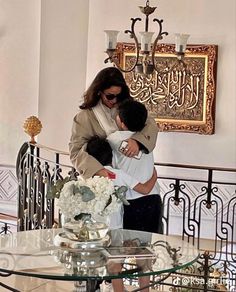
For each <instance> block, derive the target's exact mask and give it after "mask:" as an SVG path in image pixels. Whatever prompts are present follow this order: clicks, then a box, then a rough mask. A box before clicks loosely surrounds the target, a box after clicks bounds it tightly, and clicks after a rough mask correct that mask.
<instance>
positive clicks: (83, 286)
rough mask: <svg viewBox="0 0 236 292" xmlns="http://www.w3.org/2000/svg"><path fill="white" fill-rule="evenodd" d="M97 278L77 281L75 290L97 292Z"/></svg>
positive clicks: (75, 291) (74, 291)
mask: <svg viewBox="0 0 236 292" xmlns="http://www.w3.org/2000/svg"><path fill="white" fill-rule="evenodd" d="M96 284H97V281H96V280H90V279H89V280H87V281H75V282H74V288H75V289H74V290H73V292H95V291H96Z"/></svg>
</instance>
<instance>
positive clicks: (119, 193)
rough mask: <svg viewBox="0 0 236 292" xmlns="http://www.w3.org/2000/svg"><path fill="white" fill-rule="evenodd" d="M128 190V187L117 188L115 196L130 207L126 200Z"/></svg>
mask: <svg viewBox="0 0 236 292" xmlns="http://www.w3.org/2000/svg"><path fill="white" fill-rule="evenodd" d="M127 190H128V188H127V187H126V186H121V187H116V190H115V192H114V195H115V196H116V197H117V198H118V199H119V200H121V202H122V203H123V204H124V205H127V206H128V205H130V203H129V202H128V201H127V199H126V192H127Z"/></svg>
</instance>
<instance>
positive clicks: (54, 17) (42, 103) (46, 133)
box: [38, 0, 89, 150]
mask: <svg viewBox="0 0 236 292" xmlns="http://www.w3.org/2000/svg"><path fill="white" fill-rule="evenodd" d="M88 4H89V2H88V1H84V0H70V1H68V0H42V18H41V52H40V88H39V118H40V120H41V121H42V124H43V129H42V132H41V134H40V135H39V138H38V141H39V142H40V143H41V144H44V145H47V146H50V147H54V148H57V149H62V150H68V141H69V138H70V134H71V126H72V118H73V116H74V115H75V113H76V112H77V110H78V105H79V100H80V98H81V96H82V94H83V92H84V90H85V78H86V60H87V35H88Z"/></svg>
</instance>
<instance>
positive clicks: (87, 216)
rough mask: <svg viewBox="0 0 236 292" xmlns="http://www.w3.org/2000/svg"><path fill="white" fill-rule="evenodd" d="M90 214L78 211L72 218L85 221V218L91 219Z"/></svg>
mask: <svg viewBox="0 0 236 292" xmlns="http://www.w3.org/2000/svg"><path fill="white" fill-rule="evenodd" d="M91 217H92V216H91V214H89V213H80V214H79V215H76V216H75V217H74V219H75V220H76V221H79V220H83V221H86V220H90V219H91Z"/></svg>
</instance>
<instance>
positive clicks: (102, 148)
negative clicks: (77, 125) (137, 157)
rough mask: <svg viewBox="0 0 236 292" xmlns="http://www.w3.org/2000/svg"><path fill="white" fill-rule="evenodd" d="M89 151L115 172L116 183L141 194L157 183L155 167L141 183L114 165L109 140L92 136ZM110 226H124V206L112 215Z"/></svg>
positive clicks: (115, 227) (88, 146)
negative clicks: (149, 175)
mask: <svg viewBox="0 0 236 292" xmlns="http://www.w3.org/2000/svg"><path fill="white" fill-rule="evenodd" d="M87 152H88V154H89V155H91V156H93V157H94V158H96V159H97V160H98V161H99V162H100V163H101V164H102V165H104V167H105V168H106V169H108V170H110V171H112V172H113V173H114V174H115V177H114V178H113V180H114V185H117V186H123V185H124V186H126V187H127V188H128V191H129V190H131V189H132V190H133V191H135V192H138V193H140V194H143V195H145V194H148V193H149V192H150V191H151V190H152V189H153V186H154V185H155V183H156V180H157V174H156V170H155V168H153V169H152V170H153V171H152V176H151V177H150V178H149V179H147V180H146V181H145V182H142V183H140V182H139V181H138V179H136V178H134V177H132V176H131V175H129V174H127V173H125V172H124V171H123V170H122V169H116V168H113V167H112V148H111V146H110V144H109V143H108V141H107V140H106V139H104V138H99V137H98V136H94V137H92V138H91V139H90V140H89V141H88V143H87ZM110 221H111V222H110V228H111V229H117V228H123V206H121V209H120V210H117V212H115V213H113V214H112V215H111V216H110Z"/></svg>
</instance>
